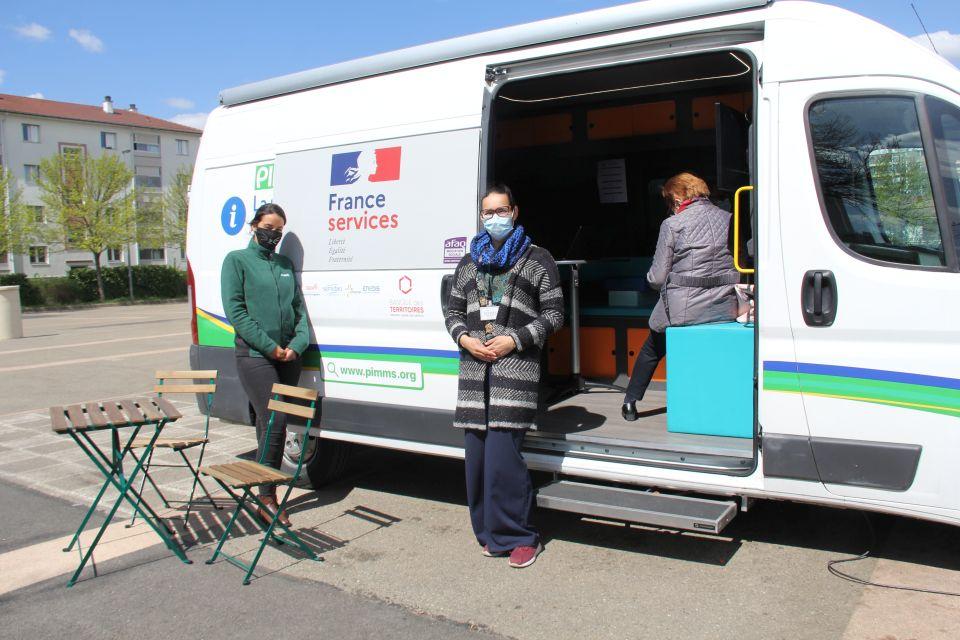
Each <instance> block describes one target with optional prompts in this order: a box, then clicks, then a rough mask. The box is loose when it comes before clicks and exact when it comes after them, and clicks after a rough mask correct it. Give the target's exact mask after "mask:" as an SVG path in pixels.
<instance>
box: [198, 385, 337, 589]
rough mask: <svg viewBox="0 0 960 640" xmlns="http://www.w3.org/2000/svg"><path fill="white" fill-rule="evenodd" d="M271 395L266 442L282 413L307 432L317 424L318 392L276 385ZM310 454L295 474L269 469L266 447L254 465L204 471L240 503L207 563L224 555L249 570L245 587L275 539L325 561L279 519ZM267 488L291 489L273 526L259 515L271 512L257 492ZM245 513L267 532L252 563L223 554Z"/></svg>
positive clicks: (228, 465)
mask: <svg viewBox="0 0 960 640" xmlns="http://www.w3.org/2000/svg"><path fill="white" fill-rule="evenodd" d="M271 394H272V395H273V397H272V398H271V400H270V402H269V403H268V404H267V408H268V409H270V420H269V422H268V423H267V432H266V433H265V434H264V439H265V441H266V442H269V441H270V431H271V430H272V429H273V423H274V419H275V418H276V415H277V413H278V412H279V413H284V414H287V415H291V416H298V417H300V418H305V419H306V421H307V423H306V427H305V433H306V432H309V430H310V428H311V426H312V425H313V419H314V415H315V414H316V410H317V397H318V395H319V394H318V392H317V391H316V390H315V389H304V388H302V387H291V386H288V385H284V384H275V385H273V388H272V389H271ZM291 399H296V400H303V401H307V402H309V405H304V404H300V403H296V402H291V401H290V400H291ZM288 428H289V427H288ZM294 428H295V427H294ZM306 451H307V447H305V446H304V447H301V449H300V456H299V458H298V459H297V469H296V471H294V473H293V475H290V474H288V473H283V472H282V471H278V470H277V469H274V468H273V467H268V466H267V465H265V464H263V458H264V456H265V455H266V448H264V449H263V451H262V452H261V453H260V457H259V459H258V460H257V462H250V461H249V460H237V461H236V462H228V463H226V464H216V465H212V466H209V467H201V468H200V473H202V474H203V475H206V476H210V477H211V478H213V479H214V480H216V481H217V483H218V484H219V485H220V486H221V487H223V490H224V491H226V492H227V494H229V495H230V497H231V498H233V499H234V501H236V503H237V508H236V510H235V511H234V512H233V515H232V516H231V518H230V522H229V523H228V524H227V526H226V527H225V528H224V530H223V535H221V536H220V541H219V542H218V543H217V548H216V549H215V550H214V552H213V556H211V558H210V559H209V560H207V564H213V563H214V561H216V559H217V558H218V557H219V556H221V555H222V556H223V557H224V558H226V560H227V561H228V562H230V564H233V565H235V566H237V567H240V568H241V569H243V570H244V571H246V574H245V575H244V577H243V584H245V585H247V584H250V577H251V576H252V575H253V571H254V569H256V567H257V563H258V562H259V561H260V556H261V555H262V554H263V550H264V548H265V547H266V546H267V543H268V542H270V541H271V540H272V541H273V542H275V543H277V544H280V545H282V544H285V543H289V544H292V545H294V546H296V547H298V548H299V549H300V550H301V551H303V552H304V553H305V554H306V555H307V557H309V558H310V559H311V560H320V559H321V558H320V557H319V556H317V554H316V553H314V551H313V550H312V549H311V548H310V547H308V546H307V545H306V544H305V543H304V542H303V540H301V539H300V536H298V535H297V534H296V533H294V532H293V531H292V530H291V529H290V528H289V527H288V526H286V525H285V524H283V523H282V522H280V520H279V518H280V514H281V513H283V511H284V509H285V508H286V504H287V499H288V498H289V497H290V493H291V492H292V491H293V486H294V485H295V484H296V483H297V481H298V480H299V479H300V473H301V471H302V470H303V460H304V458H305V457H306ZM265 485H274V486H276V487H278V488H279V487H280V486H284V485H285V486H286V487H287V489H286V491H285V492H284V494H283V498H282V499H281V500H279V501H278V506H277V512H276V513H275V514H274V516H273V518H272V519H271V520H270V522H269V524H264V523H263V522H262V521H261V520H260V518H259V516H258V515H257V513H256V508H257V507H258V508H260V509H262V510H263V511H264V512H266V513H269V510H268V509H267V508H266V507H265V505H264V504H263V502H262V501H261V500H260V497H259V496H257V495H255V494H254V492H253V490H254V488H256V487H261V486H265ZM248 500H249V501H250V502H252V503H253V505H254V506H253V507H251V505H250V504H248V502H247V501H248ZM241 511H244V512H246V513H247V515H248V516H250V518H251V519H252V520H253V521H254V522H256V523H258V524H259V525H260V526H261V528H262V529H263V531H264V536H263V539H262V540H261V541H260V546H259V548H258V549H257V552H256V554H255V555H254V556H253V561H252V562H250V563H249V564H247V563H245V562H243V561H242V560H240V559H239V558H237V557H235V556H231V555H228V554H226V553H224V552H223V551H222V548H223V543H224V542H226V540H227V537H228V536H229V535H230V530H231V529H233V525H234V524H236V522H237V517H238V516H239V515H240V512H241ZM277 525H279V526H280V527H281V528H282V529H283V531H284V533H285V534H286V535H284V534H281V533H277V532H276V530H275V529H276V527H277Z"/></svg>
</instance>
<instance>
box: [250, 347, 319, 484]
mask: <svg viewBox="0 0 960 640" xmlns="http://www.w3.org/2000/svg"><path fill="white" fill-rule="evenodd" d="M302 369H303V362H302V361H301V360H300V359H299V358H297V359H296V360H294V361H293V362H280V361H279V360H272V359H270V358H257V357H255V356H237V373H238V374H239V376H240V383H241V384H242V385H243V390H244V391H246V392H247V397H248V398H249V399H250V404H251V405H253V411H254V413H255V414H256V415H257V420H256V425H257V460H261V459H262V460H263V464H265V465H267V466H270V467H273V468H274V469H279V468H280V461H281V460H282V459H283V443H284V440H285V439H286V435H287V416H286V414H284V413H280V412H277V413H276V415H275V416H274V418H273V426H272V427H271V428H270V441H269V442H266V441H265V440H266V434H267V423H268V422H269V421H270V410H269V409H267V403H268V402H269V401H270V389H272V388H273V385H274V384H276V383H278V382H279V383H280V384H288V385H291V386H296V385H297V384H298V383H299V382H300V371H301V370H302ZM264 450H266V453H264ZM273 492H274V488H273V487H261V490H260V495H273Z"/></svg>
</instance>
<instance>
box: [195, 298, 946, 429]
mask: <svg viewBox="0 0 960 640" xmlns="http://www.w3.org/2000/svg"><path fill="white" fill-rule="evenodd" d="M197 331H198V335H199V338H200V344H202V345H204V346H212V347H231V348H232V347H233V336H234V332H233V327H232V326H230V323H229V322H228V321H227V319H226V318H224V317H222V316H218V315H216V314H213V313H210V312H209V311H204V310H202V309H197ZM321 352H323V353H326V354H328V355H330V356H336V357H338V358H348V359H353V360H381V361H394V362H411V363H418V364H420V365H421V366H422V368H423V373H432V374H439V375H452V376H455V375H457V372H458V366H459V354H458V353H457V352H456V351H454V350H450V351H446V350H440V349H407V348H396V347H366V346H351V345H316V344H314V345H310V349H309V350H308V351H307V353H306V354H304V366H305V367H306V368H308V369H319V368H320V364H321V362H320V353H321ZM763 389H764V391H777V392H782V393H804V394H807V395H813V396H819V397H824V398H834V399H837V400H851V401H855V402H868V403H872V404H881V405H887V406H894V407H901V408H904V409H912V410H916V411H926V412H931V413H939V414H943V415H948V416H954V417H960V379H957V378H946V377H942V376H930V375H924V374H917V373H906V372H900V371H888V370H884V369H864V368H859V367H846V366H839V365H827V364H815V363H808V362H786V361H777V360H768V361H765V362H764V363H763Z"/></svg>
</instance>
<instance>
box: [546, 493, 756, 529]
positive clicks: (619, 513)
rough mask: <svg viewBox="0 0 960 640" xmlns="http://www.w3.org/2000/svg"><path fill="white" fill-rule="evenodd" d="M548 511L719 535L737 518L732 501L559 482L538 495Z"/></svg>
mask: <svg viewBox="0 0 960 640" xmlns="http://www.w3.org/2000/svg"><path fill="white" fill-rule="evenodd" d="M537 505H538V506H541V507H543V508H545V509H557V510H558V511H571V512H573V513H582V514H585V515H591V516H598V517H602V518H610V519H613V520H625V521H627V522H638V523H642V524H650V525H654V526H658V527H666V528H669V529H686V530H689V531H699V532H701V533H720V532H721V531H722V530H723V528H724V527H725V526H727V525H728V524H729V523H730V521H731V520H733V517H734V516H735V515H737V503H736V502H733V501H732V500H726V501H720V500H705V499H703V498H688V497H686V496H677V495H670V494H663V493H649V492H646V491H636V490H633V489H621V488H618V487H605V486H601V485H595V484H586V483H583V482H570V481H568V480H560V481H558V482H554V483H552V484H549V485H547V486H545V487H542V488H541V489H540V491H539V492H538V493H537Z"/></svg>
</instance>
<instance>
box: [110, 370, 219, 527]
mask: <svg viewBox="0 0 960 640" xmlns="http://www.w3.org/2000/svg"><path fill="white" fill-rule="evenodd" d="M156 379H157V383H156V385H155V386H154V387H153V390H154V391H155V392H156V394H157V396H158V397H161V398H162V397H163V396H164V395H170V394H175V393H178V394H190V395H193V394H205V402H204V406H205V410H204V412H203V413H204V418H205V419H204V423H203V436H202V437H200V436H195V437H190V438H159V439H157V441H156V443H155V444H154V445H153V449H151V451H150V453H149V454H148V456H147V459H146V460H145V461H144V464H143V478H141V479H140V493H143V487H144V485H145V484H146V483H147V482H149V483H150V486H152V487H153V490H154V491H156V493H157V495H158V496H160V499H161V500H163V506H164V507H167V508H169V507H170V503H171V502H179V503H183V502H184V501H182V500H168V499H167V497H166V496H165V495H163V492H162V491H160V487H159V486H157V483H156V482H154V480H153V478H152V477H151V476H150V469H152V468H153V467H175V468H179V469H183V468H186V469H189V470H190V473H191V474H192V475H193V486H191V487H190V497H189V498H188V499H187V500H186V505H187V511H186V513H184V515H183V521H184V522H185V523H186V522H189V520H190V510H191V509H192V508H193V502H194V500H193V498H194V496H195V495H196V491H197V486H198V485H199V486H200V489H201V490H203V493H204V495H206V500H207V501H209V502H210V506H212V507H213V508H214V509H218V510H219V509H222V508H223V507H220V506H218V505H217V503H216V502H215V501H214V499H213V497H212V496H211V495H210V492H209V491H207V487H206V486H204V484H203V481H202V480H200V473H199V468H200V465H202V464H203V454H204V452H205V451H206V449H207V444H208V443H209V441H210V408H211V407H212V406H213V394H214V392H215V391H216V390H217V384H216V383H217V371H216V370H210V371H157V373H156ZM198 380H206V382H203V383H198V382H197V381H198ZM148 442H149V438H137V439H135V440H134V441H133V445H132V446H131V449H143V448H144V447H146V446H147V444H148ZM196 447H200V455H199V456H198V457H197V463H196V466H194V465H193V464H191V463H190V459H189V458H188V457H187V454H186V453H185V452H186V451H187V450H188V449H194V448H196ZM156 449H170V450H172V451H176V452H177V453H178V454H180V457H181V458H182V459H183V463H182V464H181V463H176V464H162V463H159V462H154V461H153V452H154V451H155V450H156ZM130 455H132V456H133V457H134V459H135V460H137V459H138V458H137V454H136V453H134V452H133V451H131V452H130ZM136 519H137V511H136V510H134V512H133V517H132V518H131V519H130V524H128V525H127V527H132V526H133V524H134V523H135V522H136Z"/></svg>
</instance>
